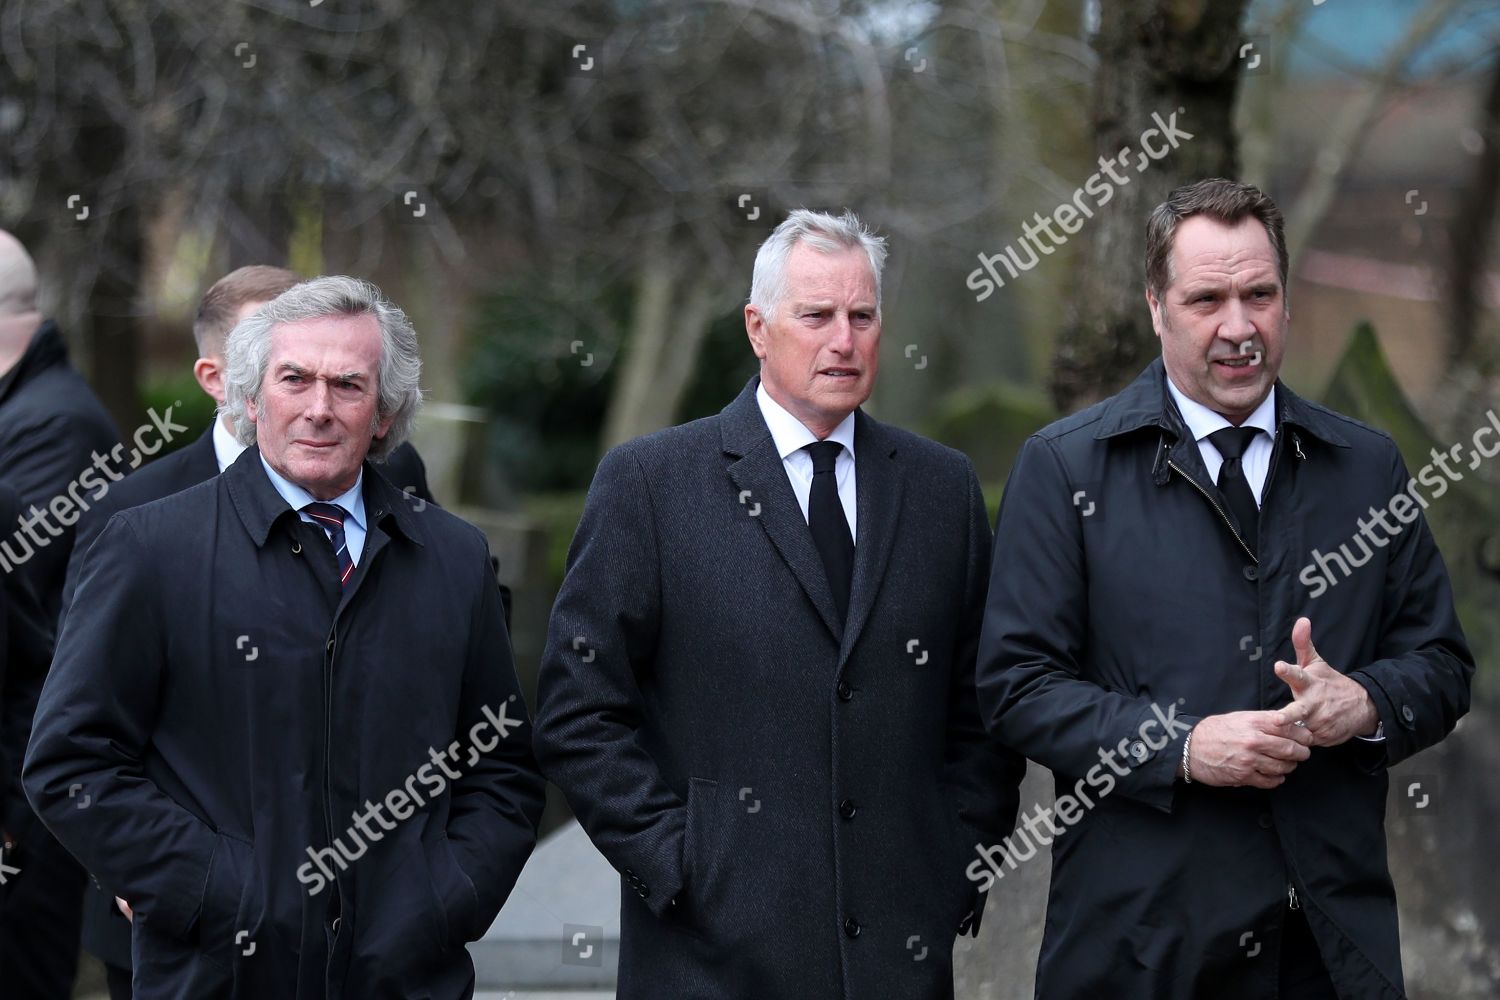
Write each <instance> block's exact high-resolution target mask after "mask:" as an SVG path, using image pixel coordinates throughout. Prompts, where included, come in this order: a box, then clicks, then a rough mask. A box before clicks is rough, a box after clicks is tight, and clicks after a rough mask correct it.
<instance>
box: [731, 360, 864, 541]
mask: <svg viewBox="0 0 1500 1000" xmlns="http://www.w3.org/2000/svg"><path fill="white" fill-rule="evenodd" d="M755 401H756V402H757V403H759V404H760V414H761V416H762V417H764V418H765V420H766V426H767V427H769V428H771V439H772V440H773V441H774V442H775V443H776V452H777V454H779V455H780V456H781V464H782V465H783V466H784V467H785V468H786V475H787V478H788V479H789V480H791V483H792V492H793V493H795V494H797V503H798V505H800V506H801V508H802V520H804V521H805V520H807V504H808V499H809V497H811V495H812V479H813V460H812V454H811V453H810V452H808V451H807V450H806V448H807V446H808V445H810V444H812V443H814V442H815V441H817V440H818V436H817V435H816V434H814V433H813V432H812V431H810V430H808V429H807V427H806V426H805V425H804V424H803V423H802V421H800V420H798V419H797V418H796V417H794V416H792V415H791V414H790V413H788V412H787V411H786V410H785V409H784V408H783V407H782V405H781V404H780V403H778V402H776V400H774V399H772V398H771V394H770V393H768V392H766V387H765V384H764V383H762V384H761V385H758V386H756V388H755ZM824 440H827V441H837V442H838V443H839V444H841V445H843V446H844V450H843V451H841V452H839V457H838V458H837V459H836V460H835V462H834V466H833V478H834V482H835V483H837V485H838V488H839V503H841V504H843V505H844V517H846V518H847V519H848V520H849V535H850V537H851V538H853V539H854V541H855V544H858V543H859V530H858V528H857V527H856V525H855V519H856V515H855V504H854V500H855V496H854V414H853V413H851V414H849V415H848V416H847V417H845V418H844V419H843V420H842V421H840V422H839V425H838V426H837V427H835V428H834V429H833V433H832V434H829V435H828V437H827V438H825V439H824Z"/></svg>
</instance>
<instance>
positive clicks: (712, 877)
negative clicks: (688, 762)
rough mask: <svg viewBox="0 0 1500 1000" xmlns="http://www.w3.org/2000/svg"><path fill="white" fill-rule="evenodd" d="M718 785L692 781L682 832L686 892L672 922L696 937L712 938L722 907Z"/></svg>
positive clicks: (689, 787)
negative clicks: (717, 913) (719, 909)
mask: <svg viewBox="0 0 1500 1000" xmlns="http://www.w3.org/2000/svg"><path fill="white" fill-rule="evenodd" d="M718 803H719V783H718V782H717V781H710V780H708V779H707V778H689V779H688V795H687V819H686V822H685V825H684V827H683V831H682V884H683V892H682V895H681V896H680V897H679V898H678V902H677V906H676V907H675V908H674V912H673V913H672V914H671V917H670V918H669V919H670V923H671V924H672V925H673V926H674V927H676V928H677V929H679V930H682V931H685V932H686V933H688V934H691V935H693V936H694V937H699V938H708V937H711V936H712V931H711V928H712V926H713V924H714V921H713V916H714V912H715V908H716V907H722V905H723V885H722V881H723V879H722V873H721V872H720V871H719V867H720V865H719V857H718V855H719V850H718V847H719V838H720V833H721V831H720V823H719V804H718Z"/></svg>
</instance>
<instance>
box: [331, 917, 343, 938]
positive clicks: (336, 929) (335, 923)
mask: <svg viewBox="0 0 1500 1000" xmlns="http://www.w3.org/2000/svg"><path fill="white" fill-rule="evenodd" d="M342 919H343V918H342V917H334V918H333V933H335V934H337V933H338V932H339V921H340V920H342Z"/></svg>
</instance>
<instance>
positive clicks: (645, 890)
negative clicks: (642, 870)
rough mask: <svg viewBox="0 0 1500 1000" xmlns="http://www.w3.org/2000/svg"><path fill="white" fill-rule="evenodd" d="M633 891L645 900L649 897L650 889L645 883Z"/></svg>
mask: <svg viewBox="0 0 1500 1000" xmlns="http://www.w3.org/2000/svg"><path fill="white" fill-rule="evenodd" d="M635 891H636V892H638V893H640V894H641V898H642V899H645V898H647V897H648V896H650V895H651V887H650V886H649V885H646V884H645V883H642V884H641V885H639V886H637V887H636V890H635Z"/></svg>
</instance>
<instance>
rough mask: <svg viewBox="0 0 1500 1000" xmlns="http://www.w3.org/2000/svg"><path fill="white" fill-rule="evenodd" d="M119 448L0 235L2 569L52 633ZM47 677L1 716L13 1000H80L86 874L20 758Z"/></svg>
mask: <svg viewBox="0 0 1500 1000" xmlns="http://www.w3.org/2000/svg"><path fill="white" fill-rule="evenodd" d="M118 444H119V434H118V432H117V431H116V430H115V426H114V422H113V421H111V420H110V418H109V414H108V413H106V412H105V410H104V406H103V405H102V404H101V403H100V402H99V399H98V397H96V396H95V395H94V392H93V390H92V389H90V388H89V385H88V383H87V382H85V381H84V379H83V377H82V376H81V375H79V374H78V372H77V371H76V370H75V369H74V368H73V366H72V365H71V364H69V363H68V348H67V345H66V344H64V343H63V338H62V334H61V333H60V332H59V331H58V328H57V324H55V323H53V322H52V321H51V320H48V319H43V317H42V314H41V312H40V311H38V309H37V272H36V265H35V264H33V263H32V260H31V255H30V254H28V253H27V252H26V248H25V247H23V246H22V245H21V244H20V242H19V241H18V240H17V239H16V238H15V237H14V236H12V235H11V234H10V233H7V232H5V231H3V230H0V473H3V475H4V477H5V481H6V482H7V483H8V484H9V485H10V486H11V487H12V488H13V489H14V490H15V492H16V493H17V494H18V496H19V498H20V504H21V516H20V518H19V519H15V520H11V519H7V520H6V522H5V523H4V524H0V572H5V573H21V574H24V575H25V576H26V577H27V578H28V580H29V583H30V586H31V589H32V590H33V591H34V592H35V594H36V596H37V598H38V600H39V601H40V603H41V607H42V611H43V613H44V617H45V619H46V624H47V627H48V628H55V627H56V625H57V617H58V611H59V609H60V607H61V604H62V591H63V580H64V577H65V575H66V573H67V568H68V556H69V554H70V553H71V552H72V550H73V538H74V530H75V528H74V525H75V524H76V522H77V520H78V509H77V507H76V506H75V503H76V499H77V498H75V497H73V496H70V494H69V489H70V487H71V488H72V492H73V493H74V494H78V495H79V496H80V497H82V498H83V500H84V501H85V502H86V501H87V498H88V496H89V495H90V494H89V493H88V492H81V493H80V490H79V481H80V477H81V476H84V475H85V474H87V475H90V476H94V477H98V476H99V475H100V471H99V469H100V464H103V463H107V462H108V460H109V458H110V455H111V452H112V450H113V449H115V448H116V447H117V445H118ZM121 468H122V469H123V466H121ZM120 474H121V473H116V474H115V478H118V477H119V475H120ZM95 481H96V482H97V483H98V484H99V485H103V484H104V482H105V480H103V479H96V480H95ZM85 485H87V484H85ZM90 488H91V489H92V487H90ZM58 498H62V499H61V500H59V499H58ZM54 501H55V502H56V506H54ZM43 677H44V675H43V674H37V675H35V676H32V677H28V678H27V679H26V682H25V684H18V685H12V690H10V691H9V692H8V693H7V697H6V700H5V704H4V707H3V709H0V712H3V714H0V740H3V742H4V745H5V750H6V753H5V757H6V759H7V760H8V763H9V766H10V769H11V771H12V773H11V775H10V778H11V779H13V780H11V781H8V782H6V783H5V787H6V788H7V789H8V790H9V791H8V793H7V794H6V795H5V796H4V799H5V801H3V802H0V830H3V834H4V839H5V841H6V842H7V843H10V844H12V845H13V846H12V847H11V849H10V858H11V860H10V864H11V866H12V867H16V868H19V869H20V872H19V874H16V875H12V876H10V877H9V878H8V880H7V885H6V886H5V888H4V890H3V895H0V969H3V970H4V972H3V974H0V981H3V982H4V984H5V986H4V994H5V997H6V1000H32V998H37V1000H53V998H56V997H67V996H71V995H72V992H73V978H74V976H75V974H76V972H77V966H78V936H79V925H80V921H81V906H82V899H83V887H84V885H85V882H86V876H85V875H84V872H83V869H82V868H80V867H79V866H78V863H77V862H75V861H74V860H73V859H72V857H70V856H69V855H68V853H67V852H66V851H64V850H63V849H62V847H61V846H59V845H58V843H57V842H56V841H55V840H54V839H53V838H52V835H51V834H49V833H48V832H47V830H46V828H45V827H43V826H42V824H41V822H40V821H39V820H38V819H37V818H36V816H35V814H34V813H33V812H32V811H31V807H30V805H29V804H28V803H27V802H26V799H25V797H24V795H23V794H22V793H21V781H20V778H21V760H22V756H23V754H24V752H25V749H26V743H27V741H28V740H29V739H30V737H31V717H32V713H33V712H34V711H35V709H36V703H37V698H38V696H39V695H40V694H41V689H42V680H43Z"/></svg>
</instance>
